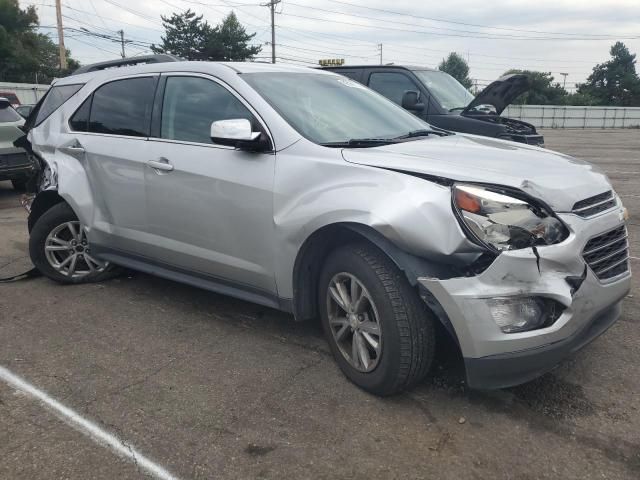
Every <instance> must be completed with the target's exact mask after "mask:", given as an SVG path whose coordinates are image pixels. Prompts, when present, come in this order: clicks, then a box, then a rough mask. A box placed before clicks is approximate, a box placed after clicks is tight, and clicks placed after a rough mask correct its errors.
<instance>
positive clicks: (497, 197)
mask: <svg viewBox="0 0 640 480" xmlns="http://www.w3.org/2000/svg"><path fill="white" fill-rule="evenodd" d="M452 191H453V205H454V209H455V211H456V213H457V214H458V218H459V219H460V221H461V224H462V226H463V227H464V229H465V230H466V232H467V235H469V236H470V237H471V239H472V240H475V241H476V242H478V243H480V244H481V245H484V246H486V247H488V248H489V249H491V250H493V251H504V250H517V249H521V248H527V247H534V246H539V245H552V244H554V243H559V242H561V241H562V240H564V239H565V238H567V236H568V234H569V232H568V230H567V228H566V227H565V226H564V224H563V223H562V222H561V221H560V220H558V219H557V218H556V217H555V216H553V214H552V212H549V211H547V210H546V209H545V207H543V206H541V205H535V204H534V203H533V202H530V201H527V200H525V199H524V196H523V197H522V198H517V197H516V196H511V194H510V193H509V194H507V193H506V192H504V191H500V189H499V187H489V186H480V185H469V184H456V185H454V186H453V188H452Z"/></svg>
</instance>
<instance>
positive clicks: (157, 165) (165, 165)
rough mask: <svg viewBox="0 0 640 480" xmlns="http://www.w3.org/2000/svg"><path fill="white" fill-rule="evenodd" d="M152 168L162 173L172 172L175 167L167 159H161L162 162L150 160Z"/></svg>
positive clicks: (148, 163)
mask: <svg viewBox="0 0 640 480" xmlns="http://www.w3.org/2000/svg"><path fill="white" fill-rule="evenodd" d="M147 165H149V166H150V167H151V168H153V169H155V170H160V171H161V172H171V171H173V165H171V164H170V163H169V160H167V159H166V158H161V159H160V160H149V161H148V162H147Z"/></svg>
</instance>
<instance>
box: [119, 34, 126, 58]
mask: <svg viewBox="0 0 640 480" xmlns="http://www.w3.org/2000/svg"><path fill="white" fill-rule="evenodd" d="M118 33H119V34H120V45H122V58H125V54H124V30H118Z"/></svg>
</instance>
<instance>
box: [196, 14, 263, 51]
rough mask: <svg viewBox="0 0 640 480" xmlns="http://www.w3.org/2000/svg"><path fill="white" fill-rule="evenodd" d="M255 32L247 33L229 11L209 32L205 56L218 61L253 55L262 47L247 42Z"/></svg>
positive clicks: (234, 15)
mask: <svg viewBox="0 0 640 480" xmlns="http://www.w3.org/2000/svg"><path fill="white" fill-rule="evenodd" d="M255 36H256V34H255V33H252V34H250V35H249V34H248V33H247V31H246V30H245V28H244V27H243V26H242V24H241V23H240V22H239V21H238V17H236V14H235V13H233V12H231V13H230V14H229V15H227V16H226V17H225V18H224V19H223V20H222V23H221V24H220V25H218V26H217V27H216V28H215V29H214V31H213V32H212V33H211V35H210V37H209V39H208V42H207V47H206V53H207V57H208V58H209V59H210V60H218V61H236V62H237V61H243V60H250V59H252V58H253V57H255V56H256V55H257V54H258V53H260V51H261V50H262V47H260V46H259V45H256V46H252V45H249V42H250V41H251V40H252V39H253V37H255Z"/></svg>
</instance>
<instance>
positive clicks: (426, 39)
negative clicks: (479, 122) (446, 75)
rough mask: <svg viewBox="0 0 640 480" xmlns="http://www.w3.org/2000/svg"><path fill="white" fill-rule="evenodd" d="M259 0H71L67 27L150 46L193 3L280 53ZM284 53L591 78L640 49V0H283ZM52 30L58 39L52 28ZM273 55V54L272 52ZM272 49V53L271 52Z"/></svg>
mask: <svg viewBox="0 0 640 480" xmlns="http://www.w3.org/2000/svg"><path fill="white" fill-rule="evenodd" d="M266 1H267V0H264V1H256V0H236V1H226V0H62V5H63V7H62V8H63V16H64V18H63V20H64V24H65V27H72V28H76V29H79V28H86V29H88V30H91V31H93V32H99V33H101V34H107V35H117V34H116V33H115V32H116V31H117V30H120V29H123V30H124V32H125V38H126V39H130V40H133V41H135V42H137V44H132V45H128V46H127V55H136V54H138V55H142V54H144V53H149V49H148V44H149V43H157V42H159V41H160V36H161V35H162V33H163V29H162V21H161V18H160V15H170V14H171V13H172V12H176V11H181V10H186V9H187V8H191V9H192V10H193V11H195V12H196V13H198V14H202V15H204V18H205V19H206V20H207V21H208V22H209V23H211V24H214V25H215V24H217V23H219V22H220V20H221V19H222V18H223V17H224V16H225V15H226V14H228V13H229V12H230V11H231V10H234V11H235V12H236V14H237V15H238V18H239V19H240V21H241V22H242V23H243V24H244V25H245V26H246V28H247V31H248V32H250V33H253V32H255V33H256V37H255V38H254V41H255V43H256V44H262V45H263V51H262V53H261V54H260V57H261V58H260V59H264V60H267V59H268V58H270V55H271V47H270V45H265V42H268V41H270V39H271V33H270V19H269V9H268V8H267V7H263V6H260V3H266ZM20 4H21V5H22V6H23V7H24V6H27V5H36V7H37V9H38V14H39V16H40V22H41V25H43V26H45V27H51V26H54V25H55V8H54V7H53V5H54V4H55V2H54V0H30V1H25V0H20ZM277 11H278V12H279V13H278V14H277V15H276V25H277V30H276V32H277V33H276V45H277V54H278V57H281V59H279V61H288V62H292V63H293V62H295V63H307V64H317V62H318V60H319V59H321V58H344V59H345V60H346V62H347V63H350V64H372V63H379V62H380V54H379V47H378V44H382V61H383V62H384V63H391V62H393V63H397V64H401V63H411V64H414V65H424V66H430V67H436V66H437V64H438V63H439V62H440V60H442V58H443V56H446V55H447V54H448V52H451V51H456V52H458V53H460V54H462V55H463V56H464V57H466V58H468V60H469V65H470V67H471V77H472V78H473V79H476V80H477V81H478V83H479V85H480V86H482V85H485V84H486V83H488V82H489V81H491V80H493V79H495V78H497V77H498V76H500V75H501V74H502V73H504V71H505V70H507V69H509V68H527V69H533V70H542V71H550V72H553V74H554V76H555V77H556V79H557V80H558V81H560V82H562V78H563V77H562V76H561V75H560V73H561V72H564V73H568V76H567V80H566V82H567V88H568V89H572V87H573V86H574V85H575V83H576V82H582V81H584V79H585V78H586V77H587V75H588V74H589V73H590V72H591V69H592V67H593V66H594V65H595V64H596V63H599V62H603V61H605V60H606V59H607V58H608V56H609V55H608V51H609V48H610V47H611V45H612V44H613V43H614V42H615V41H616V40H622V41H624V42H625V43H626V44H627V46H628V47H629V48H630V49H631V51H632V52H634V53H637V52H640V0H605V1H602V0H600V1H593V0H582V1H579V0H537V1H535V2H533V1H530V0H529V1H525V0H491V2H488V1H485V2H479V1H478V0H448V1H428V2H427V1H423V2H416V1H415V0H412V1H409V0H395V1H393V2H389V1H382V0H368V1H364V0H293V1H288V0H283V1H282V2H281V3H280V4H279V5H278V7H277ZM43 32H46V33H48V34H49V35H51V37H52V39H53V40H54V41H57V35H56V33H55V30H54V29H52V28H45V29H43ZM66 45H67V48H69V49H70V50H71V52H72V55H73V56H74V57H75V58H77V59H78V60H80V61H81V62H82V63H92V62H97V61H101V60H108V59H111V58H114V57H117V56H118V54H119V51H120V46H119V44H116V43H113V42H110V41H108V40H104V39H99V38H95V37H90V36H86V35H81V34H79V33H77V32H72V31H69V32H68V33H67V34H66ZM262 57H264V58H262ZM267 57H268V58H267Z"/></svg>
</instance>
